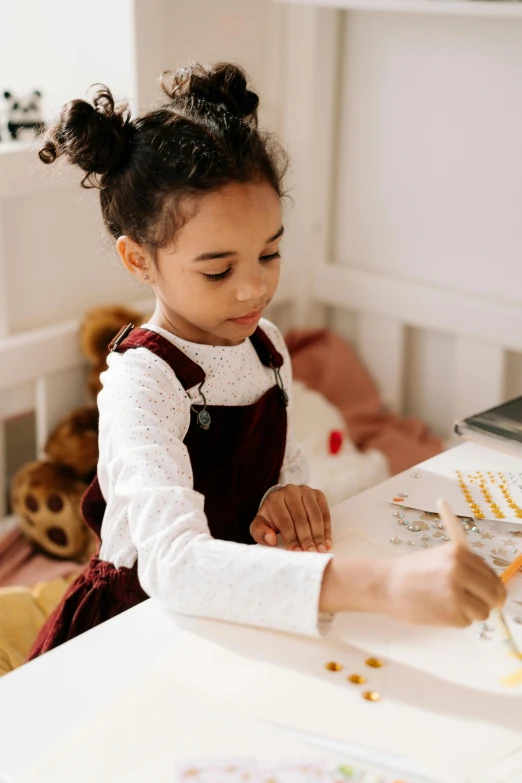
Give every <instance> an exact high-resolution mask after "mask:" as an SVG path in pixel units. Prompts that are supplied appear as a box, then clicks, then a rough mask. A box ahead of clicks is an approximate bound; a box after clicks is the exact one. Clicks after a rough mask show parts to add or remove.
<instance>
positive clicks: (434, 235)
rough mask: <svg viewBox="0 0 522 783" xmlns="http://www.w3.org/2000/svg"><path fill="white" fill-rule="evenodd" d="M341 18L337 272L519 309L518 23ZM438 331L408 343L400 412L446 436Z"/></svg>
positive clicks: (516, 376) (446, 344)
mask: <svg viewBox="0 0 522 783" xmlns="http://www.w3.org/2000/svg"><path fill="white" fill-rule="evenodd" d="M344 16H345V19H344V32H343V65H342V80H341V89H340V107H341V124H340V132H339V147H338V154H339V159H338V161H339V165H338V173H337V186H336V195H337V210H336V212H337V214H336V228H335V232H334V242H333V259H334V260H335V262H336V263H339V264H341V265H342V266H346V267H351V268H358V269H363V270H367V271H376V272H379V273H382V274H384V275H387V276H391V277H394V278H399V279H402V280H411V281H417V282H421V283H424V284H427V285H429V286H432V287H436V288H438V289H441V290H448V291H456V292H461V293H462V294H463V295H466V294H476V295H478V296H479V297H484V299H485V300H486V301H492V300H497V301H499V302H504V303H510V304H514V305H519V306H520V307H522V256H521V248H522V220H521V214H522V213H521V205H522V155H521V139H522V20H518V19H504V20H502V19H480V18H471V17H468V18H466V17H463V18H458V17H451V16H448V17H445V16H440V17H437V16H429V15H422V14H414V13H412V14H406V13H404V14H402V13H396V14H394V13H371V12H370V13H363V12H350V13H347V14H345V15H344ZM440 323H441V331H440V333H439V334H435V333H425V332H422V331H417V332H416V333H414V334H410V335H409V339H408V351H407V361H408V363H409V366H408V382H407V390H406V395H405V400H404V403H405V410H406V411H408V412H411V413H415V414H418V415H421V416H422V417H424V418H425V419H426V420H428V421H429V422H430V423H431V424H432V425H433V426H434V427H435V428H436V430H438V431H439V432H443V433H447V432H448V429H449V425H450V423H451V410H452V408H451V400H449V399H448V385H447V383H446V381H445V379H447V378H449V377H450V375H451V373H452V367H453V359H454V345H453V342H452V339H451V337H450V336H449V335H447V334H445V333H444V312H443V311H441V312H440ZM519 363H520V358H519V357H514V356H511V357H510V359H509V362H508V374H507V378H506V379H505V380H506V386H505V388H506V390H507V394H517V393H519V394H520V393H522V373H521V372H520V368H519ZM485 380H487V379H485ZM503 380H504V379H503ZM500 386H502V383H501V384H500Z"/></svg>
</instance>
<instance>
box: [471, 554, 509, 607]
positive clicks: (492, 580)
mask: <svg viewBox="0 0 522 783" xmlns="http://www.w3.org/2000/svg"><path fill="white" fill-rule="evenodd" d="M464 567H465V569H466V575H467V577H466V590H467V591H468V592H470V593H472V594H473V595H474V596H476V597H477V598H478V599H480V600H481V601H483V602H484V603H486V604H487V605H488V606H489V607H491V608H493V607H497V606H502V605H503V603H504V601H505V596H506V589H505V587H504V585H503V584H502V582H501V581H500V579H499V578H498V576H497V575H496V574H495V573H494V572H493V571H492V570H491V568H489V566H486V564H485V563H483V562H482V560H477V561H476V564H475V563H474V562H471V563H466V565H465V566H464Z"/></svg>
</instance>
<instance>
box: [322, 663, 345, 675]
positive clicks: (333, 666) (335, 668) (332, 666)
mask: <svg viewBox="0 0 522 783" xmlns="http://www.w3.org/2000/svg"><path fill="white" fill-rule="evenodd" d="M324 668H325V669H328V671H329V672H340V671H341V669H342V668H343V667H342V665H341V664H340V663H337V661H328V663H325V665H324Z"/></svg>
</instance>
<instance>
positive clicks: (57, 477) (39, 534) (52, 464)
mask: <svg viewBox="0 0 522 783" xmlns="http://www.w3.org/2000/svg"><path fill="white" fill-rule="evenodd" d="M143 320H144V319H143V317H142V316H141V315H140V314H139V313H137V312H135V311H133V310H130V309H129V308H126V307H120V306H112V307H97V308H95V309H93V310H90V311H89V312H88V313H87V314H86V315H85V318H84V319H83V322H82V324H81V326H80V334H79V338H80V345H81V349H82V352H83V354H84V356H85V357H86V359H87V360H88V362H89V365H90V369H89V374H88V380H87V387H88V390H89V392H90V394H91V396H92V397H93V398H94V399H96V396H97V395H98V392H99V391H100V389H101V381H100V373H101V372H103V370H105V369H106V367H107V364H106V358H107V351H108V345H109V343H110V341H111V340H112V338H113V337H114V336H115V335H116V334H117V333H118V332H119V330H120V329H121V327H122V326H126V325H127V324H128V323H133V324H135V325H138V324H141V323H142V322H143ZM97 461H98V409H97V408H96V405H92V404H91V405H85V406H83V407H81V408H78V409H77V410H74V411H72V412H71V413H69V414H67V415H66V416H64V418H63V419H62V420H61V421H59V422H58V424H57V426H56V427H55V428H54V430H53V431H52V432H51V434H50V435H49V437H48V439H47V443H46V444H45V448H44V459H42V460H37V461H34V462H30V463H28V464H27V465H24V466H23V467H22V468H21V469H20V470H19V471H18V472H17V473H16V475H15V476H14V478H13V481H12V485H11V504H12V507H13V511H14V513H15V514H16V515H17V516H18V517H19V519H20V527H21V531H22V533H23V534H24V535H25V537H26V538H27V539H28V540H29V541H30V542H31V543H32V544H33V545H34V546H35V548H37V549H39V550H41V551H43V552H45V553H46V554H48V555H51V556H53V557H56V558H61V559H67V560H76V561H78V562H86V561H87V560H88V559H89V558H90V556H91V555H92V554H94V552H95V551H96V546H97V541H96V538H95V536H94V534H93V533H92V531H91V530H90V529H89V528H88V527H87V525H86V524H85V522H84V521H83V519H82V515H81V511H80V503H81V499H82V496H83V494H84V492H85V490H86V489H87V487H88V485H89V483H90V482H91V481H92V479H93V478H94V476H95V474H96V464H97Z"/></svg>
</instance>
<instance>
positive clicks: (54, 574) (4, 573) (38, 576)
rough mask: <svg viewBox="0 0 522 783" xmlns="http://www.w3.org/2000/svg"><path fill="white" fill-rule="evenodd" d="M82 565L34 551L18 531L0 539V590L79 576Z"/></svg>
mask: <svg viewBox="0 0 522 783" xmlns="http://www.w3.org/2000/svg"><path fill="white" fill-rule="evenodd" d="M84 568H85V566H84V565H80V564H79V563H74V562H72V561H70V560H55V559H54V558H51V557H47V556H46V555H44V554H40V553H38V552H36V551H35V549H34V547H32V546H31V544H29V543H28V542H27V541H26V540H25V538H24V537H23V535H22V534H21V532H20V530H19V529H18V528H14V529H13V530H9V531H8V532H7V533H4V534H3V535H0V587H7V586H9V585H18V586H21V587H33V585H35V584H36V583H37V582H46V581H48V580H49V579H58V578H59V577H63V576H69V575H70V574H79V573H80V571H83V569H84Z"/></svg>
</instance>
